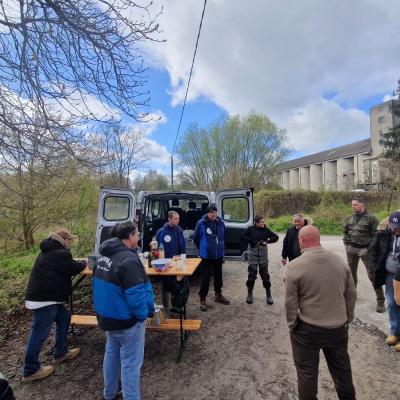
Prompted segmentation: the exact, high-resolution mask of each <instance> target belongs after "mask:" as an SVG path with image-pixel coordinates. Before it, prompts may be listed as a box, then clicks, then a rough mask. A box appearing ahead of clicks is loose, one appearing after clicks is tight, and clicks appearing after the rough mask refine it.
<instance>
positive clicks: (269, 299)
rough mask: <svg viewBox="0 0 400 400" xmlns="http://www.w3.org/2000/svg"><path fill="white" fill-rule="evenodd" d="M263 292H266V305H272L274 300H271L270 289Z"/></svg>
mask: <svg viewBox="0 0 400 400" xmlns="http://www.w3.org/2000/svg"><path fill="white" fill-rule="evenodd" d="M265 291H266V292H267V304H269V305H271V304H274V300H273V299H272V296H271V289H269V288H268V289H265Z"/></svg>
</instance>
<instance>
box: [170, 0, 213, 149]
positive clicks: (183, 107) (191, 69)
mask: <svg viewBox="0 0 400 400" xmlns="http://www.w3.org/2000/svg"><path fill="white" fill-rule="evenodd" d="M206 5H207V0H204V5H203V12H202V13H201V19H200V25H199V31H198V33H197V39H196V46H195V48H194V53H193V59H192V66H191V67H190V73H189V79H188V83H187V86H186V93H185V99H184V100H183V105H182V110H181V115H180V118H179V124H178V129H177V131H176V135H175V141H174V145H173V146H172V150H171V157H172V155H173V154H174V151H175V146H176V143H177V141H178V137H179V131H180V129H181V125H182V118H183V113H184V112H185V106H186V100H187V96H188V92H189V86H190V81H191V79H192V73H193V66H194V61H195V59H196V53H197V47H198V45H199V39H200V33H201V28H202V26H203V19H204V13H205V10H206Z"/></svg>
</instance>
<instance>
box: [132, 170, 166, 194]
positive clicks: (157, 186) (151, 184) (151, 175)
mask: <svg viewBox="0 0 400 400" xmlns="http://www.w3.org/2000/svg"><path fill="white" fill-rule="evenodd" d="M134 186H135V190H136V192H140V191H141V190H167V189H169V187H170V186H169V182H168V178H167V177H166V176H165V175H162V174H159V173H157V171H154V170H150V171H149V172H148V173H147V174H146V175H144V176H140V177H137V178H136V179H135V180H134Z"/></svg>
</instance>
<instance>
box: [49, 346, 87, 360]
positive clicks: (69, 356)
mask: <svg viewBox="0 0 400 400" xmlns="http://www.w3.org/2000/svg"><path fill="white" fill-rule="evenodd" d="M80 351H81V349H80V348H79V347H75V348H74V349H71V350H68V351H67V352H66V353H65V354H64V355H63V356H62V357H59V358H55V359H54V364H60V363H62V362H63V361H68V360H73V359H74V358H75V357H77V356H78V354H79V352H80Z"/></svg>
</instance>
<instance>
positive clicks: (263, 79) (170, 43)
mask: <svg viewBox="0 0 400 400" xmlns="http://www.w3.org/2000/svg"><path fill="white" fill-rule="evenodd" d="M155 3H156V6H157V4H158V2H157V1H156V2H155ZM382 4H383V3H382V2H381V1H379V0H354V1H351V2H343V1H342V0H331V1H329V2H321V1H317V0H304V1H301V2H298V1H295V0H287V1H285V2H276V1H272V0H253V1H250V2H243V1H241V0H232V1H229V2H228V1H224V0H214V1H211V2H208V4H207V9H206V13H205V19H204V23H203V30H202V34H201V38H200V43H199V48H198V53H197V58H196V64H195V69H194V75H193V77H192V83H191V88H190V92H189V100H192V101H193V100H195V99H196V98H198V97H199V96H205V97H207V98H209V99H210V100H212V101H214V102H215V103H216V104H218V105H219V106H220V107H222V108H223V109H225V110H227V111H228V112H229V113H246V112H248V111H250V110H255V111H257V112H263V113H265V114H267V115H268V116H270V117H271V118H272V120H274V121H275V122H277V123H278V124H279V125H280V126H281V127H286V128H287V130H288V133H289V136H290V137H291V138H292V140H293V144H294V145H295V146H298V148H299V149H300V148H304V147H305V146H304V143H305V142H307V143H309V144H310V146H309V149H310V151H311V148H313V149H314V150H315V151H317V150H321V149H323V148H325V146H326V145H327V144H328V143H330V142H331V141H333V142H334V141H335V140H336V139H337V141H338V143H337V144H340V140H345V141H347V142H351V141H355V140H358V139H359V138H363V137H366V136H367V135H368V133H369V129H368V126H367V122H366V121H367V118H368V116H367V115H366V114H365V113H361V112H359V111H357V110H356V107H357V104H358V102H360V101H362V100H365V99H367V98H369V97H371V96H375V95H377V94H382V93H389V92H391V90H392V89H393V86H394V84H395V82H396V80H397V78H398V75H399V74H400V69H399V65H400V49H399V47H400V45H399V41H398V40H396V38H397V37H399V35H400V27H399V24H398V15H399V13H400V3H399V2H398V1H397V0H387V1H386V2H385V4H384V6H383V5H382ZM202 6H203V2H201V1H198V0H186V1H185V2H182V1H178V0H169V1H168V2H164V12H163V14H162V16H161V17H160V19H159V22H160V26H161V29H162V30H163V34H162V35H161V36H162V37H164V38H166V39H167V42H166V43H154V44H153V45H152V46H150V47H149V48H148V49H147V55H146V59H149V58H150V59H151V60H152V62H153V66H155V67H157V68H165V69H166V70H167V71H168V73H169V74H170V78H171V94H172V103H173V104H177V102H181V101H182V99H183V96H184V92H185V87H186V83H187V79H188V76H189V70H190V64H191V60H192V55H193V49H194V44H195V40H196V35H197V30H198V24H199V21H200V15H201V10H202ZM146 45H148V43H147V44H146ZM324 96H326V97H328V96H329V97H330V100H329V101H326V100H324ZM339 104H340V105H343V106H339ZM313 107H317V108H313ZM299 110H301V114H300V115H299V114H298V112H299ZM300 128H301V129H300ZM295 129H296V131H295ZM344 132H346V133H344ZM299 134H301V135H305V136H304V138H303V136H302V138H301V140H299ZM314 150H313V151H314Z"/></svg>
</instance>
